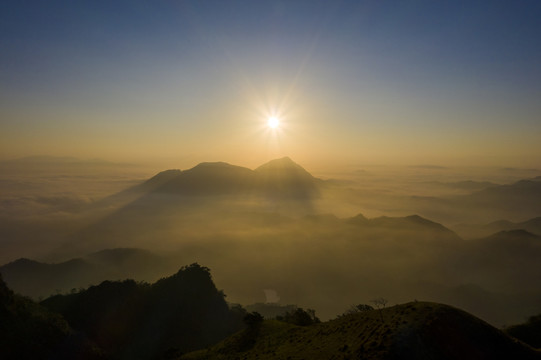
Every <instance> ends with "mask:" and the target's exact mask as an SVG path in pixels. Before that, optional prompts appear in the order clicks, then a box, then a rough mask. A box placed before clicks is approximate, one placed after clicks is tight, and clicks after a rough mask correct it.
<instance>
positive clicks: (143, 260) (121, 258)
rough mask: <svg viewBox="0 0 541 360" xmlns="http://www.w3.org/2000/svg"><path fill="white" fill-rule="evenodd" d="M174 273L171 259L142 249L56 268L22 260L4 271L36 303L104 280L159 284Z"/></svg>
mask: <svg viewBox="0 0 541 360" xmlns="http://www.w3.org/2000/svg"><path fill="white" fill-rule="evenodd" d="M170 270H171V265H170V263H169V261H168V259H165V258H163V257H161V256H158V255H155V254H153V253H151V252H149V251H147V250H142V249H126V248H120V249H105V250H101V251H99V252H97V253H93V254H90V255H87V256H85V257H84V258H77V259H72V260H68V261H65V262H61V263H56V264H47V263H42V262H38V261H34V260H29V259H18V260H16V261H13V262H11V263H9V264H6V265H3V266H1V267H0V273H1V274H2V275H3V277H4V279H5V281H6V283H8V284H9V286H10V287H11V288H12V289H14V290H15V291H16V292H17V293H20V294H23V295H25V296H31V297H33V298H35V299H37V298H39V297H45V296H50V295H52V294H53V293H55V292H69V291H72V289H79V288H82V287H87V286H89V285H90V284H96V283H100V282H102V281H104V280H108V279H109V280H117V279H126V278H135V279H138V280H155V279H157V278H159V277H160V276H162V275H163V274H165V273H167V272H169V271H170Z"/></svg>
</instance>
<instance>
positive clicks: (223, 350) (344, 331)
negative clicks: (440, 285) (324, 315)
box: [180, 302, 541, 360]
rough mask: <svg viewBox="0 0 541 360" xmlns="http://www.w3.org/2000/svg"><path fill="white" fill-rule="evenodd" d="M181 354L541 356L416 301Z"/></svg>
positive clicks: (269, 327)
mask: <svg viewBox="0 0 541 360" xmlns="http://www.w3.org/2000/svg"><path fill="white" fill-rule="evenodd" d="M382 319H383V320H382ZM180 359H182V360H188V359H190V360H202V359H220V360H222V359H223V360H228V359H290V360H293V359H541V355H540V354H539V353H538V352H536V351H534V350H532V349H531V348H529V347H527V346H526V345H524V344H522V343H520V342H518V341H517V340H515V339H512V338H511V337H509V336H507V335H506V334H504V333H503V332H501V331H500V330H498V329H496V328H494V327H492V326H490V325H488V324H487V323H485V322H483V321H481V320H479V319H477V318H475V317H474V316H472V315H470V314H468V313H466V312H464V311H461V310H458V309H455V308H452V307H450V306H446V305H441V304H435V303H426V302H415V303H408V304H404V305H397V306H393V307H390V308H386V309H382V310H381V311H379V310H372V311H365V312H359V313H354V314H349V315H345V316H342V317H340V318H338V319H335V320H331V321H329V322H326V323H321V324H315V325H311V326H307V327H300V326H294V325H291V324H286V323H283V322H279V321H276V320H267V321H264V322H263V323H262V324H261V325H260V327H256V328H252V329H245V330H243V331H241V332H239V333H237V334H235V335H233V336H231V337H229V338H227V339H226V340H224V341H223V342H221V343H219V344H217V345H215V346H213V347H211V348H209V349H207V350H201V351H198V352H193V353H190V354H186V355H184V356H182V357H180Z"/></svg>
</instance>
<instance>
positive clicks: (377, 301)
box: [372, 297, 388, 322]
mask: <svg viewBox="0 0 541 360" xmlns="http://www.w3.org/2000/svg"><path fill="white" fill-rule="evenodd" d="M387 302H388V300H387V299H385V298H382V297H379V298H376V299H374V300H372V303H373V304H374V305H375V306H376V308H377V309H378V311H379V316H380V317H381V322H383V313H382V311H381V310H382V309H383V308H385V306H386V305H387Z"/></svg>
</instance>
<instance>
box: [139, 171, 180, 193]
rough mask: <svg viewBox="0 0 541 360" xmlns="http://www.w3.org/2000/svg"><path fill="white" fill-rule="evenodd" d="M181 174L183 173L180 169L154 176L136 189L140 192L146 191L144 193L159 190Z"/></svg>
mask: <svg viewBox="0 0 541 360" xmlns="http://www.w3.org/2000/svg"><path fill="white" fill-rule="evenodd" d="M181 173H182V171H181V170H178V169H172V170H165V171H162V172H160V173H158V174H156V175H154V176H153V177H151V178H150V179H148V180H147V181H145V182H144V183H142V184H140V185H137V186H136V187H135V189H136V190H138V191H144V192H146V191H152V190H155V189H157V188H159V187H160V186H163V185H164V184H166V183H168V182H169V181H171V180H172V179H174V178H176V177H178V176H179V175H180V174H181Z"/></svg>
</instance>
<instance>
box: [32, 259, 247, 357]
mask: <svg viewBox="0 0 541 360" xmlns="http://www.w3.org/2000/svg"><path fill="white" fill-rule="evenodd" d="M224 296H225V295H224V294H223V293H222V292H221V291H218V290H217V289H216V287H215V285H214V282H213V281H212V278H211V275H210V270H209V269H208V268H206V267H202V266H200V265H198V264H192V265H190V266H185V267H183V268H181V269H180V270H179V271H178V272H177V273H176V274H175V275H172V276H170V277H167V278H162V279H160V280H159V281H157V282H155V283H154V284H152V285H149V284H146V283H137V282H135V281H133V280H125V281H122V282H121V281H104V282H103V283H101V284H100V285H98V286H91V287H90V288H88V289H87V290H82V291H80V292H76V293H73V294H69V295H55V296H52V297H50V298H48V299H46V300H44V301H42V302H41V305H42V306H44V307H46V308H47V309H48V310H49V311H51V312H55V313H58V314H61V315H62V316H63V317H64V318H65V319H66V320H67V322H68V323H69V325H70V326H71V327H72V328H73V329H75V330H76V331H79V332H80V333H82V334H83V335H84V336H85V337H87V338H88V339H90V340H91V341H93V342H94V343H95V344H97V345H98V346H99V347H100V348H101V349H103V351H104V353H105V355H106V357H107V358H112V359H155V358H160V357H161V356H163V355H164V354H165V353H166V352H167V351H181V352H185V351H189V350H195V349H200V348H203V347H205V346H209V345H211V344H214V343H216V342H217V341H220V340H221V339H223V338H225V337H226V336H228V335H230V334H232V333H234V332H235V331H238V330H239V329H240V328H241V327H242V316H243V313H242V312H240V311H234V310H231V309H229V307H228V305H227V303H226V302H225V300H224Z"/></svg>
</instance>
